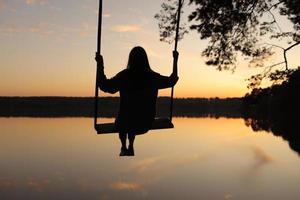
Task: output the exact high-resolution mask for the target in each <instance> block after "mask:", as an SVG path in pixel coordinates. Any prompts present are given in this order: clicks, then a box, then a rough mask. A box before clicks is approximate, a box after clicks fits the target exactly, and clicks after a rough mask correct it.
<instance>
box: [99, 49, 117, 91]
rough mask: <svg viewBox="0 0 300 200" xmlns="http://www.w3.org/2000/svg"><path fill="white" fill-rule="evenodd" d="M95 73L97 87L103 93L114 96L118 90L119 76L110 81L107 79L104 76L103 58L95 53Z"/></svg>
mask: <svg viewBox="0 0 300 200" xmlns="http://www.w3.org/2000/svg"><path fill="white" fill-rule="evenodd" d="M95 59H96V61H97V68H98V69H97V73H98V76H97V77H98V80H97V81H98V86H99V88H100V89H101V90H102V91H103V92H107V93H111V94H114V93H116V92H118V91H119V90H120V87H121V81H120V76H119V75H118V74H117V75H116V76H114V77H113V78H111V79H107V78H106V76H105V74H104V62H103V57H102V56H101V55H100V54H97V53H96V58H95Z"/></svg>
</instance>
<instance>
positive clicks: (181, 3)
mask: <svg viewBox="0 0 300 200" xmlns="http://www.w3.org/2000/svg"><path fill="white" fill-rule="evenodd" d="M183 1H184V0H179V2H178V11H177V24H176V35H175V47H174V51H177V48H178V40H179V29H180V15H181V8H182V5H183ZM177 62H178V60H175V58H174V59H173V73H175V75H176V76H178V70H177ZM173 103H174V86H173V87H172V90H171V100H170V116H169V119H170V121H171V122H172V119H173Z"/></svg>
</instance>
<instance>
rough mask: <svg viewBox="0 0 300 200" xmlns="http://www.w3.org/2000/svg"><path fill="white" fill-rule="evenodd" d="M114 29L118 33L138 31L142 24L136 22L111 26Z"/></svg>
mask: <svg viewBox="0 0 300 200" xmlns="http://www.w3.org/2000/svg"><path fill="white" fill-rule="evenodd" d="M111 30H112V31H114V32H118V33H125V32H138V31H139V30H141V26H140V25H136V24H132V25H130V24H128V25H117V26H114V27H112V28H111Z"/></svg>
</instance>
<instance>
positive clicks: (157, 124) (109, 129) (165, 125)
mask: <svg viewBox="0 0 300 200" xmlns="http://www.w3.org/2000/svg"><path fill="white" fill-rule="evenodd" d="M95 128H96V131H97V134H110V133H119V130H118V129H117V127H116V126H115V123H103V124H97V125H96V127H95ZM170 128H174V125H173V123H172V122H171V121H170V119H169V118H155V120H154V122H153V124H152V127H151V130H156V129H170Z"/></svg>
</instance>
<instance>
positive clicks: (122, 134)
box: [119, 132, 127, 149]
mask: <svg viewBox="0 0 300 200" xmlns="http://www.w3.org/2000/svg"><path fill="white" fill-rule="evenodd" d="M119 138H120V141H121V145H122V148H124V149H126V138H127V133H126V132H120V133H119Z"/></svg>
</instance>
